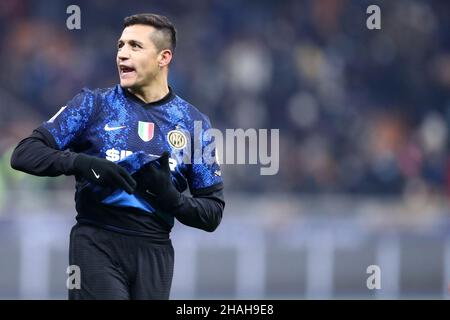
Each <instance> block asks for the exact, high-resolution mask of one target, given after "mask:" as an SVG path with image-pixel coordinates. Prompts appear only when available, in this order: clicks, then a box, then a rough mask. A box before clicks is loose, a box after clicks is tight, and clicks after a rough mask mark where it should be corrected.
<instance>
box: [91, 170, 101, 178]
mask: <svg viewBox="0 0 450 320" xmlns="http://www.w3.org/2000/svg"><path fill="white" fill-rule="evenodd" d="M91 170H92V173H94V176H95V177H96V178H97V179H99V178H100V175H99V174H97V172H95V171H94V169H91Z"/></svg>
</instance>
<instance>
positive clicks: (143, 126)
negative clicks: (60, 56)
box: [11, 14, 225, 299]
mask: <svg viewBox="0 0 450 320" xmlns="http://www.w3.org/2000/svg"><path fill="white" fill-rule="evenodd" d="M175 47H176V30H175V27H174V26H173V24H172V23H171V22H170V21H169V19H168V18H167V17H164V16H161V15H156V14H136V15H133V16H129V17H127V18H125V20H124V29H123V32H122V34H121V36H120V38H119V40H118V42H117V58H116V62H117V68H118V72H119V79H120V84H117V85H116V86H114V87H111V88H104V89H94V90H90V89H83V90H82V91H81V92H80V93H78V94H77V95H76V96H75V97H74V98H72V99H71V100H70V101H68V102H67V103H66V105H65V106H64V107H62V108H61V109H60V110H59V111H58V112H57V113H56V114H55V115H54V116H53V117H52V118H51V119H49V120H48V121H46V122H44V123H43V124H42V125H41V126H39V127H38V128H36V129H35V130H34V131H33V133H32V134H31V136H29V137H27V138H25V139H24V140H22V141H21V142H20V143H19V144H18V146H17V147H16V148H15V150H14V153H13V155H12V158H11V166H12V167H13V168H15V169H17V170H21V171H24V172H27V173H29V174H33V175H38V176H58V175H63V174H64V175H74V176H75V178H76V193H75V202H76V210H77V216H76V220H77V223H76V224H75V226H74V227H73V228H72V231H71V234H70V248H69V264H70V266H75V267H76V268H74V269H73V270H78V272H79V273H80V283H75V284H73V285H72V286H68V287H69V288H68V289H69V299H168V298H169V295H170V289H171V284H172V277H173V268H174V251H173V246H172V243H171V240H170V232H171V230H172V227H173V225H174V222H175V219H176V220H178V221H179V222H181V223H183V224H185V225H187V226H191V227H194V228H198V229H202V230H205V231H209V232H212V231H214V230H215V229H216V228H217V226H218V225H219V224H220V222H221V219H222V213H223V210H224V206H225V202H224V197H223V191H222V190H223V183H222V176H221V172H220V166H219V163H218V162H217V161H212V162H205V161H194V160H193V155H194V150H192V149H191V148H189V147H190V145H194V141H193V140H194V139H196V137H195V135H194V122H196V123H201V125H202V130H207V129H209V128H210V127H211V124H210V121H209V118H208V117H207V116H205V115H204V114H202V113H201V112H200V111H199V110H198V109H196V108H195V107H194V106H192V105H191V104H189V103H188V102H186V101H185V100H183V99H182V98H180V97H179V96H177V95H176V94H175V92H174V90H173V89H172V88H171V87H170V86H169V85H168V73H169V65H170V63H171V61H172V58H173V54H174V51H175ZM210 143H211V137H207V136H206V137H205V136H202V137H200V141H197V145H200V146H206V145H210ZM186 153H187V154H188V157H187V158H186ZM211 155H212V157H213V159H215V158H216V155H215V150H214V151H213V152H212V154H211ZM186 159H188V160H189V161H186ZM187 189H189V190H190V193H191V195H185V194H183V192H184V191H185V190H187Z"/></svg>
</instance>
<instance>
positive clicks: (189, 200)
mask: <svg viewBox="0 0 450 320" xmlns="http://www.w3.org/2000/svg"><path fill="white" fill-rule="evenodd" d="M224 207H225V201H224V197H223V192H222V190H218V191H214V192H212V193H209V194H206V195H197V196H195V195H194V197H190V196H185V195H183V194H180V198H179V199H178V201H176V203H174V204H173V206H172V207H171V208H170V209H169V210H170V212H171V213H172V214H173V215H174V216H175V218H176V219H177V220H178V221H180V222H181V223H183V224H185V225H187V226H190V227H194V228H198V229H202V230H205V231H208V232H212V231H214V230H215V229H216V228H217V227H218V226H219V224H220V222H221V220H222V214H223V210H224Z"/></svg>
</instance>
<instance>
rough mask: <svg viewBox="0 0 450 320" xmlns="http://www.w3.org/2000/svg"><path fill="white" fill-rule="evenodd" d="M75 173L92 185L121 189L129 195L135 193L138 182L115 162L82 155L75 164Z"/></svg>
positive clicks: (78, 156)
mask: <svg viewBox="0 0 450 320" xmlns="http://www.w3.org/2000/svg"><path fill="white" fill-rule="evenodd" d="M73 167H74V172H75V174H76V175H80V176H82V177H83V178H85V179H86V180H88V181H89V182H91V183H94V184H97V185H100V186H104V187H111V188H120V189H123V190H125V191H126V192H127V193H128V194H132V193H134V191H135V189H136V185H137V183H136V181H135V180H134V179H133V178H132V177H131V175H130V174H129V173H128V171H127V170H125V169H124V168H122V167H121V166H119V165H117V164H115V163H114V162H111V161H108V160H106V159H101V158H97V157H93V156H89V155H86V154H83V153H80V154H78V155H77V156H76V158H75V160H74V162H73Z"/></svg>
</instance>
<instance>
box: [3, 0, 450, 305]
mask: <svg viewBox="0 0 450 320" xmlns="http://www.w3.org/2000/svg"><path fill="white" fill-rule="evenodd" d="M71 4H77V5H79V6H80V8H81V28H82V29H81V30H73V31H72V30H68V29H67V28H66V19H67V17H68V14H66V8H67V7H68V6H69V5H71ZM371 4H377V5H379V6H380V8H381V17H382V22H381V23H382V24H381V26H382V29H381V30H368V29H367V28H366V19H367V17H368V15H367V14H366V8H367V7H368V6H369V5H371ZM137 12H156V13H161V14H165V15H167V16H169V17H170V18H171V19H172V20H173V22H174V23H175V25H176V27H177V30H178V39H179V45H178V48H177V51H176V54H175V60H174V63H173V66H172V68H171V76H170V83H171V85H172V86H173V88H174V89H175V90H176V92H177V93H178V94H179V95H180V96H182V97H184V98H186V99H187V100H188V101H190V102H192V103H193V104H194V105H196V106H198V108H199V109H200V110H202V111H203V112H205V113H207V114H208V115H210V118H211V120H212V122H213V124H214V126H215V127H216V128H219V129H222V130H224V129H225V128H244V129H246V128H257V129H258V128H269V129H270V128H279V129H280V171H279V173H278V174H277V175H275V176H260V175H259V166H256V165H224V166H223V171H224V179H225V186H226V198H227V206H226V209H225V215H224V219H223V222H222V224H221V226H220V228H219V229H218V230H217V231H216V232H215V233H212V234H209V233H204V232H201V231H198V230H194V229H190V228H187V227H183V226H181V225H180V224H177V225H176V227H175V229H174V231H173V233H172V238H173V241H174V246H175V250H176V266H175V275H174V283H173V290H172V298H174V299H178V298H188V299H190V298H212V299H214V298H230V299H234V298H248V299H264V298H286V299H298V298H325V299H336V298H338V299H339V298H369V299H372V298H388V299H391V298H392V299H396V298H416V297H419V298H438V299H440V298H447V297H448V296H449V289H448V286H449V284H450V237H449V228H450V219H449V208H448V196H449V182H450V181H449V179H450V170H449V169H450V167H449V164H450V162H449V141H448V128H449V122H450V96H449V91H450V20H449V19H448V16H449V14H450V3H448V2H446V1H416V0H413V1H410V0H408V1H406V0H398V1H347V0H320V1H312V0H311V1H288V0H287V1H269V0H263V1H237V0H229V1H206V0H205V1H187V0H175V1H174V0H171V1H119V0H111V1H99V0H97V1H47V0H44V1H20V0H7V1H1V2H0V39H1V44H2V45H1V46H0V58H1V59H0V64H1V69H2V72H1V73H0V106H1V108H0V157H1V158H0V298H2V299H25V298H31V299H47V298H49V299H65V298H66V290H65V279H66V277H67V275H66V274H65V270H66V268H67V247H68V235H69V230H70V227H71V225H72V224H73V222H74V215H75V213H74V203H73V187H74V183H73V179H72V178H71V177H70V178H66V177H60V178H56V179H55V178H37V177H31V176H27V175H24V174H21V173H19V172H15V171H13V170H12V169H11V168H10V167H9V159H10V155H11V151H12V148H13V147H14V146H15V145H16V144H17V143H18V141H19V140H20V139H21V138H23V137H25V136H27V135H29V134H30V133H31V130H32V129H33V128H34V127H36V126H37V125H39V124H40V123H41V122H42V121H45V120H47V119H48V118H50V117H51V116H52V115H53V114H54V113H55V112H56V111H57V110H58V109H59V108H60V107H61V106H62V105H64V103H65V102H66V101H67V100H68V99H70V98H71V97H72V96H74V95H75V94H76V93H77V92H78V91H79V90H80V89H81V88H82V87H84V86H87V87H91V88H93V87H107V86H112V85H113V84H115V83H117V74H116V69H115V50H116V49H115V46H116V40H117V38H118V36H119V34H120V32H121V30H122V19H123V17H125V16H127V15H129V14H133V13H137ZM373 264H375V265H379V266H380V268H381V285H382V288H381V289H380V290H368V288H367V287H366V279H367V277H368V276H369V275H368V274H367V273H366V269H367V267H368V266H369V265H373Z"/></svg>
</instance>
